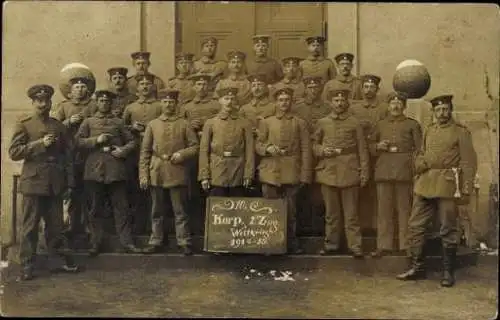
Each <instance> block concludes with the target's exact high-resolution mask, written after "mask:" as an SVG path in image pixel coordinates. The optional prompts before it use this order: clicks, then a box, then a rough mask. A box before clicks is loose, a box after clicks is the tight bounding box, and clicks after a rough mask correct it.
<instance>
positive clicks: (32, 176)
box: [9, 84, 78, 281]
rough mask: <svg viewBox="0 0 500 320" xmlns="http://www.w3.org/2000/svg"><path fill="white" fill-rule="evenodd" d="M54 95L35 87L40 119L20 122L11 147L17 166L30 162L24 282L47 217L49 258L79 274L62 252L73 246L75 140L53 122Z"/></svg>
mask: <svg viewBox="0 0 500 320" xmlns="http://www.w3.org/2000/svg"><path fill="white" fill-rule="evenodd" d="M53 94H54V89H53V88H52V87H51V86H49V85H44V84H42V85H35V86H33V87H31V88H29V90H28V97H30V99H31V100H32V105H33V108H34V114H33V115H31V116H28V117H25V118H23V119H22V120H21V121H20V122H18V123H17V125H16V128H15V129H14V134H13V136H12V140H11V144H10V147H9V156H10V158H11V159H12V160H13V161H21V160H24V164H23V170H22V173H21V180H20V184H19V188H20V191H21V193H22V194H23V220H22V223H21V244H20V251H19V256H20V257H19V258H20V262H21V266H22V271H21V275H20V276H19V279H18V280H20V281H25V280H31V279H33V268H34V260H35V257H36V249H37V246H38V228H39V223H40V219H41V218H43V220H44V222H45V233H44V234H45V237H46V240H45V241H46V243H47V248H48V250H49V254H51V255H52V254H54V253H56V254H58V255H59V256H61V257H62V258H64V260H65V263H64V265H62V267H61V268H60V270H61V271H65V272H77V271H78V266H77V265H76V264H75V263H74V262H73V259H72V257H71V256H70V255H68V254H67V253H63V251H61V249H62V247H64V246H67V241H66V238H65V236H64V235H63V194H64V193H65V192H66V191H68V192H69V193H71V192H72V188H73V187H74V175H73V156H72V154H71V151H72V145H73V141H72V140H73V139H72V137H71V136H70V135H69V132H68V130H67V128H66V127H65V126H64V125H63V124H62V123H61V122H59V121H58V120H56V119H54V118H51V117H49V112H50V108H51V106H52V101H51V99H52V95H53Z"/></svg>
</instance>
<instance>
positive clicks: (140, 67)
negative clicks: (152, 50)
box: [134, 59, 149, 74]
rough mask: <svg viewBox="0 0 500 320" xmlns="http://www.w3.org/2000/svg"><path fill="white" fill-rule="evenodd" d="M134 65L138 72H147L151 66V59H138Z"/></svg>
mask: <svg viewBox="0 0 500 320" xmlns="http://www.w3.org/2000/svg"><path fill="white" fill-rule="evenodd" d="M134 67H135V71H136V72H137V74H145V73H146V72H147V71H148V68H149V61H148V60H144V59H137V60H135V61H134Z"/></svg>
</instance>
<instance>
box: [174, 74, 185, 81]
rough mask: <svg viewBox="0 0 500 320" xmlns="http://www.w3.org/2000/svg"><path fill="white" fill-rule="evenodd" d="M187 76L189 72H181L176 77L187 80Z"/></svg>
mask: <svg viewBox="0 0 500 320" xmlns="http://www.w3.org/2000/svg"><path fill="white" fill-rule="evenodd" d="M187 77H188V75H187V74H182V73H179V74H178V75H177V76H176V77H175V78H174V79H179V80H185V79H186V78H187Z"/></svg>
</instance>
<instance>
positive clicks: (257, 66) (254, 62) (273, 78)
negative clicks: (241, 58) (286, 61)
mask: <svg viewBox="0 0 500 320" xmlns="http://www.w3.org/2000/svg"><path fill="white" fill-rule="evenodd" d="M246 66H247V73H248V74H265V75H266V83H269V84H273V83H276V82H278V81H280V80H281V79H283V70H282V68H281V64H280V63H279V62H278V61H276V60H275V59H273V58H269V57H265V58H260V57H255V58H254V59H248V60H247V61H246Z"/></svg>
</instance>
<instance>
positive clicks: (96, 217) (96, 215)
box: [86, 181, 106, 247]
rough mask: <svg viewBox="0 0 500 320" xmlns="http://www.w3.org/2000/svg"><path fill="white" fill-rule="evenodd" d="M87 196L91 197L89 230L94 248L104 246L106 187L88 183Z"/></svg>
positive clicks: (100, 184) (91, 182)
mask: <svg viewBox="0 0 500 320" xmlns="http://www.w3.org/2000/svg"><path fill="white" fill-rule="evenodd" d="M86 189H87V194H88V195H89V202H90V207H89V215H88V217H89V230H90V241H91V243H92V246H93V247H99V246H100V245H101V244H102V237H103V233H104V229H103V223H104V219H103V215H104V212H103V210H104V199H105V196H106V188H105V185H104V184H102V183H98V182H93V181H88V182H87V183H86Z"/></svg>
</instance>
